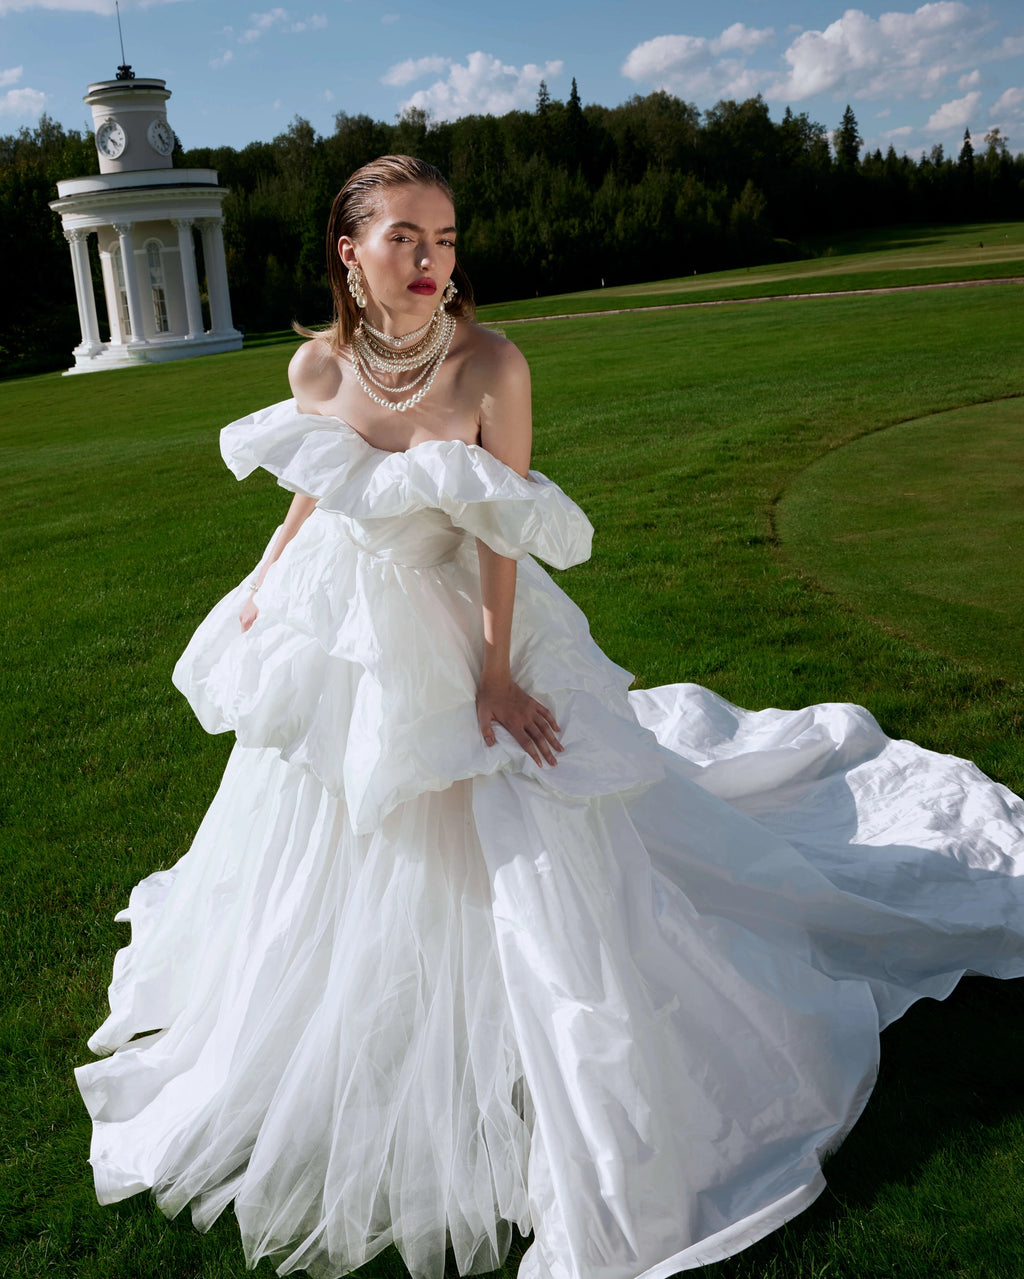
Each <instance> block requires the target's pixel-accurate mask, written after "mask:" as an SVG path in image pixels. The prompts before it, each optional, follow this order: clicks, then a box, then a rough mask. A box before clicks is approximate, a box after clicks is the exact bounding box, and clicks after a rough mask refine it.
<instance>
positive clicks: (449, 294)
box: [441, 280, 459, 306]
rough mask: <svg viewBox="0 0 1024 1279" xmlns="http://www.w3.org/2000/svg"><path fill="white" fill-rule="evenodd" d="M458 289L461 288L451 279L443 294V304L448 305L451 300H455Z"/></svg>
mask: <svg viewBox="0 0 1024 1279" xmlns="http://www.w3.org/2000/svg"><path fill="white" fill-rule="evenodd" d="M458 291H459V290H458V289H457V288H456V287H455V281H454V280H449V281H448V284H447V286H446V287H445V291H444V292H443V293H442V294H441V305H442V306H447V305H448V303H449V302H454V301H455V295H456V293H458Z"/></svg>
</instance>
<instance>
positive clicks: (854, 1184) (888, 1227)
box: [699, 977, 1024, 1279]
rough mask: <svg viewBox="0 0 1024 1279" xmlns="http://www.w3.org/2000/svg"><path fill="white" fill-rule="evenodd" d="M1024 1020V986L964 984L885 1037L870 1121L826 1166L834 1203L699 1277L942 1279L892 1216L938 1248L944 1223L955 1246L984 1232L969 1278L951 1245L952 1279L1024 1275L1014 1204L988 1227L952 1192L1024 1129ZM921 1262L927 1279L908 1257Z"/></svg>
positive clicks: (980, 1173) (983, 1173) (865, 1119)
mask: <svg viewBox="0 0 1024 1279" xmlns="http://www.w3.org/2000/svg"><path fill="white" fill-rule="evenodd" d="M1022 1014H1024V979H1021V980H1017V981H999V980H997V979H995V978H987V977H971V978H965V979H963V980H962V981H961V982H960V984H959V985H958V986H957V988H956V989H955V990H954V991H953V993H952V994H951V995H950V996H949V998H948V999H946V1000H943V1001H942V1002H937V1001H935V1000H932V999H923V1000H920V1001H919V1002H918V1003H917V1004H916V1005H915V1006H914V1007H913V1008H911V1009H910V1010H909V1011H908V1012H907V1013H906V1014H905V1015H904V1016H903V1017H902V1018H901V1019H900V1020H899V1021H898V1022H896V1023H895V1024H894V1025H893V1026H891V1027H889V1028H888V1029H887V1030H886V1031H884V1032H883V1035H882V1057H881V1068H880V1071H879V1077H878V1082H877V1084H876V1087H875V1090H874V1092H873V1094H872V1096H871V1099H870V1101H869V1102H868V1105H867V1107H866V1109H865V1111H864V1114H863V1115H862V1117H861V1119H860V1121H859V1122H858V1123H857V1125H856V1126H855V1128H854V1129H853V1131H852V1133H851V1134H850V1136H849V1137H848V1138H847V1140H846V1141H845V1142H844V1143H843V1145H842V1146H841V1147H840V1149H839V1150H838V1151H837V1152H836V1153H835V1154H834V1155H833V1156H832V1157H831V1158H829V1159H828V1160H827V1161H826V1164H825V1173H826V1177H827V1179H828V1186H827V1189H826V1190H825V1192H824V1193H823V1194H822V1195H821V1196H820V1198H819V1199H818V1200H817V1201H816V1202H815V1203H814V1204H813V1205H812V1206H811V1207H810V1208H809V1209H807V1211H806V1212H804V1213H801V1214H800V1216H798V1217H796V1218H794V1219H793V1220H792V1221H791V1222H789V1223H788V1224H787V1225H786V1226H785V1227H783V1229H782V1230H781V1231H777V1232H775V1233H774V1234H772V1235H769V1236H768V1237H767V1238H765V1239H763V1240H762V1241H761V1242H759V1243H757V1244H755V1245H754V1246H753V1247H751V1248H749V1249H747V1250H746V1251H745V1252H743V1253H740V1254H738V1255H737V1256H735V1257H732V1258H730V1259H729V1260H727V1261H723V1262H719V1263H717V1264H715V1265H711V1266H708V1267H706V1268H704V1269H703V1270H701V1271H700V1272H699V1273H700V1275H701V1276H702V1279H762V1277H764V1279H767V1277H768V1276H772V1277H773V1279H774V1277H775V1276H778V1277H779V1279H782V1277H783V1276H785V1279H796V1277H797V1276H807V1277H808V1279H810V1276H812V1275H813V1276H817V1275H819V1274H825V1273H827V1274H828V1275H829V1276H830V1277H831V1276H834V1275H835V1276H839V1275H843V1276H846V1275H850V1276H851V1277H852V1276H857V1279H868V1276H874V1275H879V1276H881V1275H883V1274H884V1275H886V1276H891V1275H900V1276H911V1275H915V1276H916V1275H917V1274H918V1273H920V1274H922V1275H925V1274H930V1273H933V1272H934V1271H933V1270H932V1269H930V1267H933V1266H934V1260H933V1257H932V1256H931V1255H930V1254H929V1251H928V1250H927V1249H924V1250H921V1249H920V1248H919V1245H918V1244H917V1243H916V1242H915V1241H914V1239H913V1237H912V1234H910V1233H909V1232H907V1230H906V1229H905V1228H904V1229H903V1230H902V1232H900V1231H898V1229H897V1227H896V1225H895V1223H894V1218H895V1213H896V1210H895V1208H894V1207H893V1205H894V1204H898V1205H899V1208H900V1211H901V1214H902V1215H904V1216H905V1215H908V1214H909V1216H910V1217H911V1218H919V1219H921V1221H922V1223H929V1224H928V1225H926V1226H925V1225H923V1231H924V1233H928V1234H929V1236H930V1243H931V1245H933V1246H934V1247H937V1248H940V1247H942V1244H941V1242H940V1235H941V1234H942V1233H943V1232H942V1231H940V1230H939V1229H938V1228H937V1227H936V1226H935V1224H934V1223H935V1220H936V1219H942V1222H943V1225H947V1224H948V1228H949V1231H950V1234H951V1236H955V1235H958V1234H959V1235H962V1236H970V1235H972V1234H973V1233H974V1232H975V1231H981V1232H983V1234H984V1236H985V1240H986V1244H985V1247H984V1254H985V1255H977V1254H976V1253H975V1254H974V1257H973V1261H974V1264H973V1267H972V1264H971V1258H970V1257H969V1258H967V1259H966V1260H965V1258H964V1257H963V1255H962V1254H960V1252H959V1250H958V1249H957V1248H956V1240H955V1239H954V1240H953V1241H952V1242H951V1243H950V1245H949V1246H950V1247H951V1248H953V1250H954V1251H953V1255H954V1256H955V1257H956V1261H957V1263H958V1264H957V1268H956V1269H955V1270H952V1271H951V1272H950V1273H955V1274H957V1275H959V1276H964V1277H966V1276H978V1277H979V1279H980V1277H981V1276H985V1277H986V1279H990V1277H994V1276H997V1275H998V1276H1002V1275H1006V1276H1011V1275H1019V1274H1021V1273H1024V1242H1022V1239H1021V1234H1020V1230H1019V1217H1018V1215H1017V1211H1016V1210H1015V1209H1014V1208H1013V1207H1012V1205H1004V1207H1006V1209H1007V1211H1006V1212H1005V1213H1004V1214H1002V1215H1003V1216H1004V1218H1005V1220H1003V1221H999V1220H995V1219H993V1220H986V1221H985V1222H978V1221H976V1220H975V1219H974V1218H972V1217H971V1216H970V1214H969V1213H968V1212H966V1211H965V1212H964V1213H963V1214H960V1215H959V1216H958V1214H957V1195H956V1186H955V1184H954V1185H952V1186H950V1182H951V1181H952V1182H954V1183H955V1182H956V1181H957V1180H958V1179H962V1180H964V1181H966V1182H969V1183H973V1185H974V1187H976V1186H977V1183H978V1180H979V1179H987V1177H988V1176H989V1175H990V1172H989V1171H988V1170H987V1169H986V1164H987V1163H989V1162H990V1161H991V1160H992V1158H993V1151H995V1152H996V1154H998V1147H999V1135H998V1130H999V1129H1001V1128H1004V1127H1009V1126H1014V1125H1015V1126H1018V1127H1019V1126H1020V1125H1021V1124H1022V1123H1024V1016H1022ZM936 1045H942V1046H943V1051H942V1052H936ZM1013 1180H1014V1179H1012V1178H1011V1179H1008V1182H1009V1183H1010V1184H1008V1185H1007V1191H1008V1193H1016V1195H1017V1196H1018V1198H1019V1196H1020V1194H1021V1187H1020V1185H1019V1175H1018V1176H1017V1177H1016V1179H1015V1180H1016V1182H1017V1183H1018V1184H1017V1185H1016V1186H1013V1185H1012V1181H1013ZM1018 1207H1019V1205H1018ZM995 1208H996V1214H995V1215H996V1216H997V1217H998V1216H999V1215H1000V1214H999V1212H998V1205H995ZM865 1227H866V1229H865ZM860 1235H863V1236H864V1240H863V1243H862V1244H861V1243H860V1241H859V1238H858V1237H859V1236H860ZM897 1236H899V1237H897ZM961 1242H964V1241H963V1240H961ZM970 1249H971V1252H972V1253H973V1252H974V1249H973V1245H970ZM915 1250H916V1251H918V1252H919V1253H920V1267H919V1268H918V1267H917V1266H916V1265H914V1262H913V1260H912V1259H909V1260H908V1256H907V1254H908V1253H909V1254H910V1255H911V1258H912V1256H913V1254H914V1252H915ZM944 1255H945V1254H944ZM819 1267H820V1269H819ZM934 1273H937V1272H934Z"/></svg>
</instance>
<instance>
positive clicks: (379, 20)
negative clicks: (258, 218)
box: [0, 0, 1024, 155]
mask: <svg viewBox="0 0 1024 1279" xmlns="http://www.w3.org/2000/svg"><path fill="white" fill-rule="evenodd" d="M113 15H114V4H113V0H0V133H8V132H13V131H14V130H16V129H17V128H18V127H20V126H21V125H31V124H33V123H34V122H35V120H36V119H38V116H39V113H40V112H41V111H44V110H45V111H47V112H49V113H50V115H52V116H53V117H55V118H56V119H57V120H59V121H60V122H61V123H62V124H64V125H66V126H68V127H74V128H82V127H84V126H85V125H86V123H87V121H88V118H89V112H88V108H86V107H85V105H84V104H83V103H82V100H81V99H82V95H83V93H84V92H85V90H86V86H87V85H88V84H89V83H91V82H94V81H97V80H106V79H112V78H113V77H114V74H115V71H116V67H117V64H118V63H119V62H120V60H121V57H120V49H119V46H118V41H117V27H116V24H115V21H114V16H113ZM121 16H122V25H123V28H124V38H125V51H126V55H127V58H128V61H129V62H130V63H131V64H132V65H133V66H134V68H135V71H136V74H137V75H143V76H156V77H160V78H161V79H164V80H166V81H167V86H168V88H169V89H171V90H172V93H173V96H172V98H171V100H170V102H169V103H168V115H169V119H170V121H171V124H172V125H173V126H174V128H175V129H176V130H177V132H178V134H179V136H180V137H181V139H182V141H183V142H184V144H185V145H186V146H206V145H211V146H212V145H218V144H228V145H231V146H244V145H245V143H247V142H251V141H254V140H257V139H269V138H272V137H274V135H275V134H278V133H280V132H282V131H283V130H284V129H285V128H287V126H288V124H289V122H290V121H291V120H292V119H293V118H294V117H295V116H296V115H301V116H304V117H306V118H307V119H309V120H311V121H312V123H313V124H314V125H315V126H316V128H317V129H318V130H319V131H320V132H329V131H330V130H331V129H332V128H333V120H334V115H335V113H336V112H338V111H345V112H347V113H349V114H350V115H356V114H359V113H366V114H368V115H371V116H373V117H374V118H376V119H381V120H393V119H395V117H396V116H397V115H398V113H399V112H400V111H402V110H403V109H404V108H405V107H406V106H408V105H410V104H411V105H415V106H421V107H423V108H425V109H426V110H428V111H429V112H430V113H431V114H432V115H433V116H434V118H436V119H443V118H453V117H455V116H458V115H463V114H466V113H468V112H495V113H501V112H503V111H507V110H509V109H511V108H512V107H526V108H530V107H532V105H533V103H534V101H535V99H536V93H537V85H538V83H539V81H540V79H541V77H544V78H545V79H546V80H547V83H548V86H549V88H550V90H551V93H552V96H554V97H557V98H563V99H564V98H565V97H567V96H568V93H569V86H570V81H571V78H572V77H573V76H575V77H576V79H577V82H578V84H579V89H580V94H581V96H582V98H583V101H584V102H585V103H586V102H600V103H603V104H605V105H608V106H613V105H615V104H616V103H619V102H622V101H623V100H624V99H626V98H628V97H629V96H630V95H632V94H634V93H640V94H643V93H648V92H650V91H651V90H652V89H656V88H665V89H669V90H670V91H672V92H673V93H676V94H678V95H679V96H680V97H682V98H685V99H686V100H687V101H688V102H693V103H695V104H696V105H697V106H698V107H700V108H701V109H704V108H707V107H709V106H712V105H713V104H714V103H715V102H716V101H718V100H719V99H720V98H723V97H732V98H736V99H742V98H745V97H750V96H752V95H753V94H755V93H758V92H760V93H763V94H764V96H765V98H766V99H767V101H768V104H769V107H770V109H771V113H772V116H773V117H774V118H776V119H778V118H779V117H781V115H782V112H783V111H784V109H785V107H786V106H787V105H790V106H792V108H793V110H794V111H797V112H800V111H806V112H807V113H808V114H809V115H810V116H811V118H812V119H814V120H817V121H819V122H820V123H822V124H823V125H825V126H826V127H827V128H829V129H832V128H835V126H836V125H837V124H838V122H839V118H840V116H841V115H842V111H843V108H844V106H845V105H846V103H847V102H849V103H850V104H851V105H852V107H853V110H854V113H855V114H856V117H857V121H858V123H859V125H860V131H861V133H862V134H863V136H864V138H865V140H866V142H867V144H868V146H869V147H871V148H874V147H876V146H880V147H881V148H882V149H883V150H885V148H886V147H888V145H889V144H890V142H891V143H892V144H893V145H894V146H895V147H896V149H897V151H900V152H902V151H907V152H909V153H910V154H912V155H916V154H918V153H919V152H920V151H922V150H928V149H930V148H931V147H932V146H934V145H935V144H936V143H941V144H942V145H943V146H944V147H945V148H946V151H947V153H950V152H952V153H955V152H956V151H957V150H958V149H959V145H960V140H961V138H962V137H963V133H964V129H965V128H969V129H970V130H971V133H972V135H973V136H974V138H975V141H976V143H980V142H981V140H982V139H983V138H984V135H985V134H986V133H987V132H988V131H989V130H991V129H992V128H993V127H996V126H998V127H999V128H1000V129H1001V130H1002V132H1003V134H1004V135H1005V136H1007V137H1008V138H1009V140H1010V147H1011V150H1013V151H1015V152H1016V151H1024V4H1022V3H1021V0H989V3H975V0H935V2H934V3H929V4H924V5H921V6H916V7H915V6H914V5H913V4H906V5H904V6H903V7H900V8H891V7H885V6H881V5H868V6H866V7H864V8H844V7H843V5H842V4H841V3H834V2H833V0H778V2H776V3H768V0H724V2H723V3H722V4H720V5H718V4H715V5H708V4H701V5H696V4H684V3H669V0H628V2H625V3H613V4H600V3H579V2H576V0H514V3H507V4H502V5H497V4H489V3H481V2H480V0H477V2H475V3H474V2H473V0H443V2H440V0H435V2H433V3H429V4H427V3H423V0H419V3H417V4H415V5H413V4H409V3H406V0H379V3H375V4H369V3H367V2H366V0H297V2H296V0H288V3H287V5H266V6H264V7H261V6H260V4H259V0H257V2H256V3H253V0H123V3H122V5H121Z"/></svg>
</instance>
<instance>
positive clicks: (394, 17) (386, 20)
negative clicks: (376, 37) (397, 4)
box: [380, 13, 401, 27]
mask: <svg viewBox="0 0 1024 1279" xmlns="http://www.w3.org/2000/svg"><path fill="white" fill-rule="evenodd" d="M400 16H401V15H400V14H397V13H382V14H381V18H380V20H381V22H382V23H383V24H384V26H386V27H393V26H394V25H395V23H396V22H397V21H398V19H399V17H400Z"/></svg>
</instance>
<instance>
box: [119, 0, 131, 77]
mask: <svg viewBox="0 0 1024 1279" xmlns="http://www.w3.org/2000/svg"><path fill="white" fill-rule="evenodd" d="M114 12H115V13H116V14H117V35H118V38H119V39H120V41H121V65H120V66H119V67H118V68H117V78H118V79H119V80H134V79H135V72H134V71H133V70H132V69H131V67H130V66H129V65H128V60H127V58H126V57H125V56H124V33H123V32H122V31H121V6H120V4H119V3H118V0H114Z"/></svg>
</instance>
